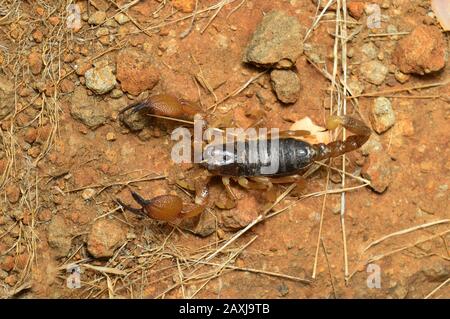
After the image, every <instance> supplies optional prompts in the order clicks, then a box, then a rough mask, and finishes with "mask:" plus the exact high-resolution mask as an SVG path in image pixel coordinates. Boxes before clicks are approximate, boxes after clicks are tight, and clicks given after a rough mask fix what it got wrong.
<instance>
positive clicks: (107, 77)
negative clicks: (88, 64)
mask: <svg viewBox="0 0 450 319" xmlns="http://www.w3.org/2000/svg"><path fill="white" fill-rule="evenodd" d="M113 70H114V69H113V67H111V66H109V65H106V66H102V67H94V68H91V69H89V70H87V71H86V73H85V74H84V76H85V78H86V86H87V87H88V88H89V89H91V90H92V91H94V92H95V93H97V94H105V93H107V92H109V91H111V90H112V89H114V87H115V86H116V83H117V81H116V76H115V75H114V73H113Z"/></svg>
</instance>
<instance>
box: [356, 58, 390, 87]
mask: <svg viewBox="0 0 450 319" xmlns="http://www.w3.org/2000/svg"><path fill="white" fill-rule="evenodd" d="M360 71H361V75H362V76H363V78H364V79H365V80H366V81H367V82H370V83H372V84H376V85H380V84H382V83H383V82H384V79H385V78H386V76H387V74H388V72H389V69H388V67H387V66H385V65H384V64H383V63H381V62H380V61H376V60H373V61H369V62H364V63H362V64H361V66H360Z"/></svg>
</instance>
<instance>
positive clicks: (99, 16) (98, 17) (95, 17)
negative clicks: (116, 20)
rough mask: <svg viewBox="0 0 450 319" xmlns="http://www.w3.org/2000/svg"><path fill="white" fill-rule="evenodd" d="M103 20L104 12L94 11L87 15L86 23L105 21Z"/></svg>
mask: <svg viewBox="0 0 450 319" xmlns="http://www.w3.org/2000/svg"><path fill="white" fill-rule="evenodd" d="M105 20H106V12H105V11H96V12H94V13H93V14H91V16H90V17H89V20H88V23H89V24H93V25H99V24H102V23H103V22H105Z"/></svg>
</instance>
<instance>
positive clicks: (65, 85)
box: [59, 79, 75, 93]
mask: <svg viewBox="0 0 450 319" xmlns="http://www.w3.org/2000/svg"><path fill="white" fill-rule="evenodd" d="M59 88H60V89H61V92H62V93H72V92H73V91H74V90H75V84H74V83H73V82H72V81H71V80H69V79H64V80H62V81H61V83H60V84H59Z"/></svg>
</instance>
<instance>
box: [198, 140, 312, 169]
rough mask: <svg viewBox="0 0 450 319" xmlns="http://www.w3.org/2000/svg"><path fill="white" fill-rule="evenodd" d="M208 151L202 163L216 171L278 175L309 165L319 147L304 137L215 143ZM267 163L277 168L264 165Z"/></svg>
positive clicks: (206, 149) (208, 147)
mask: <svg viewBox="0 0 450 319" xmlns="http://www.w3.org/2000/svg"><path fill="white" fill-rule="evenodd" d="M273 146H275V147H273ZM274 150H275V151H274ZM205 155H206V156H205V157H206V160H205V161H204V162H202V163H200V165H201V166H203V167H205V168H206V169H207V170H208V171H210V172H212V173H214V174H215V175H220V176H234V177H241V176H242V177H254V176H267V177H272V176H274V177H275V176H277V177H278V176H287V175H292V174H295V173H297V172H299V171H301V170H302V169H304V168H306V167H307V166H309V165H310V164H311V163H312V161H313V159H314V157H315V156H316V151H315V150H314V148H313V147H311V145H310V144H309V143H307V142H305V141H301V140H296V139H294V138H282V139H266V140H255V141H254V142H253V143H252V141H249V140H245V141H238V142H234V143H233V145H229V144H212V145H209V146H207V147H206V148H205ZM268 167H274V168H275V170H276V171H271V170H269V169H265V168H268Z"/></svg>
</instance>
